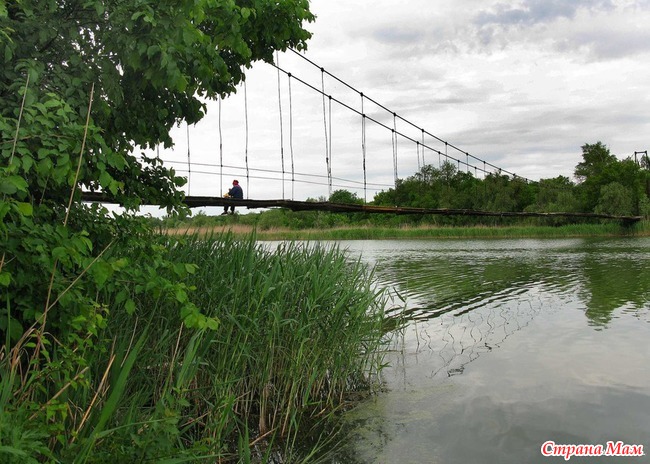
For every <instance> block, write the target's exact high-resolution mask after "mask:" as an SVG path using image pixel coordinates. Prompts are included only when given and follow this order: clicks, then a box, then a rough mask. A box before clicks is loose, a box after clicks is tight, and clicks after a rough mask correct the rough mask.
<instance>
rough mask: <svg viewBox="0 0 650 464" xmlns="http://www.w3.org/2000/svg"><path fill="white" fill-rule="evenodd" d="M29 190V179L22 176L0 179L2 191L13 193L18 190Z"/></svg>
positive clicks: (0, 191) (0, 190)
mask: <svg viewBox="0 0 650 464" xmlns="http://www.w3.org/2000/svg"><path fill="white" fill-rule="evenodd" d="M19 191H20V192H26V191H27V181H26V180H25V179H23V178H22V177H20V176H8V177H5V178H4V179H0V193H5V194H7V195H13V194H14V193H16V192H19Z"/></svg>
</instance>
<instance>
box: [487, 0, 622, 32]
mask: <svg viewBox="0 0 650 464" xmlns="http://www.w3.org/2000/svg"><path fill="white" fill-rule="evenodd" d="M581 9H586V10H590V11H611V10H613V9H615V6H614V4H613V3H612V2H611V1H610V0H525V1H523V2H522V3H520V4H519V5H517V6H512V4H511V3H498V4H496V5H495V7H494V8H493V9H492V10H491V11H482V12H480V13H479V14H478V15H477V16H476V19H475V23H476V24H477V25H479V26H484V25H501V26H530V25H534V24H540V23H550V22H554V21H556V20H557V19H560V18H564V19H573V18H575V16H576V14H577V12H578V10H581Z"/></svg>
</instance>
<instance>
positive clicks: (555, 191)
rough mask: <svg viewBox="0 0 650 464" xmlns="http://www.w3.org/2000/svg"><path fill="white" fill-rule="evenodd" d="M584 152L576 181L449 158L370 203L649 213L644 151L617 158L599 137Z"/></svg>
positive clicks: (649, 174)
mask: <svg viewBox="0 0 650 464" xmlns="http://www.w3.org/2000/svg"><path fill="white" fill-rule="evenodd" d="M582 157H583V160H582V162H580V163H579V164H578V165H577V166H576V168H575V171H574V176H575V181H572V180H571V179H569V178H568V177H565V176H558V177H554V178H552V179H541V180H540V181H538V182H530V181H527V180H525V179H522V178H520V177H514V178H513V177H511V176H508V175H505V174H500V173H491V174H488V175H486V176H485V177H484V178H483V179H480V178H477V177H475V176H474V175H473V174H472V173H471V172H464V171H462V170H461V169H458V167H456V165H455V164H454V163H452V162H449V161H445V162H444V163H442V164H441V165H440V166H439V167H434V166H433V165H430V164H428V165H425V166H423V167H422V168H421V169H420V170H419V171H418V172H416V173H415V174H414V175H412V176H409V177H407V178H406V179H398V181H397V183H396V186H395V188H391V189H389V190H386V191H382V192H379V193H378V194H377V195H375V197H374V201H373V203H374V204H376V205H385V206H388V205H391V206H410V207H419V208H450V209H472V210H483V211H503V212H515V211H527V212H569V213H573V212H575V213H578V212H579V213H601V214H613V215H622V216H637V215H642V216H645V217H648V216H649V215H650V200H649V197H650V160H649V159H648V156H647V154H645V155H644V156H642V157H641V159H640V160H633V159H631V158H626V159H624V160H619V159H618V158H616V156H614V155H612V154H611V153H610V151H609V148H608V147H607V146H606V145H604V144H603V143H602V142H597V143H595V144H585V145H583V146H582ZM335 196H336V198H339V199H340V198H345V195H344V194H343V193H342V192H340V191H337V192H334V194H332V197H335ZM336 198H330V200H331V201H335V200H336ZM353 199H355V198H353Z"/></svg>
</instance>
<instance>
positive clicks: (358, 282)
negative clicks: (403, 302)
mask: <svg viewBox="0 0 650 464" xmlns="http://www.w3.org/2000/svg"><path fill="white" fill-rule="evenodd" d="M159 239H160V240H161V242H162V243H163V244H164V246H165V247H166V248H167V250H168V252H167V258H168V259H169V260H170V262H172V263H176V264H175V265H179V266H185V264H181V263H186V264H190V263H192V264H196V265H197V266H198V268H197V270H196V272H194V273H193V274H190V275H189V276H188V277H187V278H186V279H185V281H186V284H187V285H191V286H193V287H194V290H193V291H192V292H190V298H191V299H192V301H193V302H194V303H195V304H196V305H197V306H198V307H199V308H200V309H201V311H202V312H203V313H204V314H205V315H207V316H211V317H214V318H216V319H217V320H218V321H219V324H218V327H217V328H216V329H215V330H212V329H209V328H203V329H196V328H194V329H190V328H188V327H186V326H184V325H183V323H182V317H183V314H179V310H178V307H177V306H175V305H170V304H169V300H168V299H165V298H157V297H156V296H155V295H151V294H148V293H139V294H136V295H137V296H134V298H135V300H136V308H135V312H134V314H132V315H128V314H127V313H126V312H124V311H115V312H113V313H111V314H110V316H108V317H107V327H106V329H105V330H104V331H103V332H101V334H100V336H99V337H98V340H97V342H96V343H95V345H94V347H93V349H89V350H88V353H87V354H86V355H85V361H86V362H87V365H88V366H89V375H87V376H86V377H85V379H86V380H85V381H86V382H87V384H86V383H81V382H78V384H76V385H74V386H69V387H67V386H66V385H69V384H70V382H71V379H66V378H63V377H62V376H61V374H60V373H61V372H67V371H66V370H64V369H61V366H60V365H59V364H57V363H59V362H65V353H66V351H65V350H64V349H63V347H59V348H57V347H55V346H54V347H51V349H50V351H49V353H50V354H51V356H52V358H51V360H50V363H48V364H47V365H46V366H45V367H44V368H43V370H42V371H41V372H39V373H38V374H37V375H35V376H34V380H33V382H35V383H31V384H29V385H26V384H23V388H22V389H21V388H19V386H20V382H19V381H18V380H17V379H16V378H15V377H14V378H12V377H11V376H3V378H2V380H0V388H1V390H0V393H1V396H0V432H3V434H2V435H1V436H0V461H2V462H7V463H13V462H39V461H42V460H44V459H45V460H47V456H50V459H55V460H59V461H60V462H71V463H72V462H74V463H77V462H79V463H81V462H85V463H104V462H165V463H176V462H264V461H265V460H268V458H269V457H270V456H272V455H273V454H274V453H276V454H277V453H281V454H282V456H283V462H292V461H294V462H306V461H307V460H308V459H307V458H308V456H310V455H312V453H313V451H314V447H318V446H320V445H319V437H318V434H316V435H315V436H314V437H312V439H311V440H312V441H310V443H312V447H311V448H304V446H302V444H304V442H303V439H304V438H305V437H307V436H308V435H309V431H310V430H312V428H313V426H314V424H316V423H319V422H322V423H325V422H327V421H328V419H329V418H331V416H332V414H334V413H335V412H336V411H337V409H338V408H340V407H341V406H342V405H343V404H344V403H345V401H346V399H347V398H348V395H350V394H351V393H353V392H363V391H365V392H369V391H370V389H371V388H372V387H373V386H376V385H377V382H376V377H375V376H376V374H377V373H378V372H379V370H380V367H381V362H382V347H383V343H384V341H385V339H384V331H383V327H384V326H385V324H384V315H383V310H384V304H385V299H384V297H383V294H382V293H381V292H380V291H378V290H376V289H374V287H373V275H372V272H371V271H370V270H368V269H367V268H365V267H364V266H362V265H361V264H360V263H359V262H356V263H355V262H349V261H348V259H347V258H346V257H345V255H344V253H343V252H342V251H340V250H338V249H337V248H324V247H322V246H318V245H316V244H313V245H307V244H304V245H297V244H284V245H281V246H280V247H278V248H277V249H267V248H264V247H263V246H262V245H260V244H258V243H257V242H256V240H255V237H254V236H248V237H247V238H246V239H244V240H236V239H235V238H234V237H233V236H232V235H230V234H228V235H221V236H214V237H207V238H198V237H197V236H186V237H182V238H180V239H176V238H169V237H160V238H159ZM114 252H116V253H119V254H120V255H122V256H125V257H127V258H128V257H129V253H130V250H128V249H123V250H114ZM132 263H133V265H138V263H137V262H135V261H134V260H133V257H132ZM188 269H190V270H191V269H193V268H192V267H191V266H189V267H188ZM159 272H165V271H164V270H160V271H159ZM125 284H126V283H125ZM138 285H144V283H139V284H138ZM105 297H106V301H110V299H111V298H112V296H111V295H107V296H105ZM179 298H180V299H183V297H182V295H179ZM109 306H110V305H109ZM7 352H8V351H7ZM0 361H2V362H0V364H1V365H0V369H2V370H3V374H6V373H7V372H8V370H7V368H8V365H7V364H6V361H7V358H4V360H2V359H0ZM50 367H51V369H50ZM72 371H73V372H74V369H72ZM18 374H20V372H18ZM72 381H73V383H74V379H72ZM39 385H41V386H40V387H39ZM25 392H29V395H30V397H29V398H28V399H29V401H23V400H24V399H27V398H25V397H23V398H22V399H21V395H24V394H25ZM46 406H47V407H46ZM55 406H56V407H57V408H59V409H57V415H56V417H58V418H61V417H62V418H63V421H62V422H61V423H59V424H52V423H50V424H49V425H48V420H50V419H48V417H47V416H46V413H45V412H44V411H46V410H48V409H51V408H54V407H55ZM34 409H42V414H41V413H39V412H36V413H35V411H34ZM61 411H64V413H60V412H61ZM66 411H67V412H66ZM32 416H33V417H32ZM34 417H36V419H34ZM42 430H55V431H56V434H50V436H44V435H43V434H42V433H40V431H42ZM316 430H318V427H317V428H316ZM9 432H11V433H9ZM30 459H31V460H30Z"/></svg>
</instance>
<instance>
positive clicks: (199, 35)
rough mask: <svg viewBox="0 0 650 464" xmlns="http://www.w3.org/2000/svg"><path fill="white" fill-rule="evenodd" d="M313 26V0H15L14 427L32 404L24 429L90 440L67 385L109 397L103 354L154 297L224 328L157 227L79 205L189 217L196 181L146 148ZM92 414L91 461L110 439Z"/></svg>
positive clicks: (3, 8) (10, 135)
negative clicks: (206, 309)
mask: <svg viewBox="0 0 650 464" xmlns="http://www.w3.org/2000/svg"><path fill="white" fill-rule="evenodd" d="M313 19H314V18H313V15H312V14H311V13H310V12H309V3H308V1H307V0H174V1H170V0H138V1H127V0H83V1H82V0H66V1H63V0H8V1H7V0H0V63H1V64H0V161H2V162H1V163H0V194H1V196H0V219H2V220H1V221H0V237H1V240H0V290H1V291H0V338H1V339H2V345H0V371H1V372H2V375H1V376H0V383H1V384H2V385H1V386H2V390H3V392H4V394H3V395H0V396H1V397H0V412H1V414H0V428H1V429H3V430H4V428H5V427H4V426H5V425H6V423H2V420H3V419H4V417H6V415H5V413H6V412H9V414H11V413H13V412H14V411H16V410H22V411H24V412H28V413H27V414H24V416H25V419H24V420H23V421H22V422H21V424H18V425H17V426H16V427H15V428H16V429H17V430H19V429H20V428H21V426H22V427H24V430H25V431H26V432H25V436H26V435H29V434H31V435H32V436H35V437H47V438H45V440H47V439H49V442H48V443H49V445H50V447H49V448H50V449H51V450H54V449H60V448H62V447H66V446H67V445H69V444H71V443H72V442H74V441H75V440H76V439H78V440H79V441H78V443H79V442H80V441H81V440H82V439H83V433H81V434H79V435H77V434H78V433H79V429H76V427H70V424H71V422H70V421H71V417H73V416H74V417H76V419H74V420H73V422H74V421H76V420H77V419H79V418H80V417H82V416H83V414H78V413H80V412H82V411H83V410H85V409H86V406H84V407H83V408H77V407H75V406H72V407H71V405H70V404H68V402H67V392H66V390H67V389H68V388H69V387H70V390H75V392H77V393H79V396H85V397H87V398H88V399H91V398H93V395H94V394H95V393H96V392H99V391H100V390H103V391H106V389H105V388H104V387H106V385H105V384H104V383H103V381H102V382H101V383H100V378H101V374H99V375H98V373H97V369H101V368H98V367H96V366H90V365H88V359H89V356H88V353H93V352H94V353H97V352H99V351H101V350H103V349H105V348H106V346H109V345H102V344H101V343H100V341H103V340H104V338H105V337H107V335H106V333H105V332H104V330H105V328H106V327H107V323H106V320H107V318H109V317H112V316H113V315H114V314H116V313H118V314H128V315H132V314H135V311H136V310H138V309H140V310H146V311H147V312H148V313H149V315H151V316H152V317H153V316H154V315H155V314H154V313H155V311H154V312H152V308H153V307H154V306H153V305H150V306H146V307H144V308H140V307H139V305H140V304H141V302H142V301H150V302H151V301H155V302H157V303H158V302H159V303H165V304H169V305H170V307H172V308H177V309H178V315H179V318H180V319H181V320H182V321H183V322H184V324H185V326H186V327H188V328H190V329H195V328H198V329H204V330H214V329H215V328H216V327H217V325H218V320H217V319H216V318H213V317H207V316H205V315H204V314H203V313H202V312H201V311H200V309H199V308H198V307H196V306H195V305H194V303H193V302H192V300H191V296H190V295H191V291H192V289H191V287H190V286H189V285H187V284H186V283H185V282H183V280H184V279H185V278H186V277H187V275H188V274H190V273H192V272H194V270H195V266H193V265H187V264H185V263H178V262H172V261H171V260H170V259H169V257H168V254H167V253H166V249H165V247H164V246H163V245H161V244H159V243H156V240H155V236H154V234H153V233H152V230H151V228H150V227H148V225H147V224H146V223H144V222H143V221H138V220H136V219H134V218H133V217H131V216H130V214H121V215H115V216H114V217H113V216H111V215H109V213H108V211H107V210H106V209H104V208H102V207H100V206H97V205H94V206H84V205H81V204H79V202H78V201H73V200H74V199H75V198H76V199H78V198H79V193H80V192H81V190H82V189H88V190H101V191H103V192H104V193H106V194H108V195H110V196H112V197H114V198H115V199H116V200H117V201H119V202H121V203H122V204H123V205H124V206H125V207H126V208H127V209H128V210H129V211H131V210H134V209H136V208H137V207H138V206H139V205H140V204H141V203H143V202H145V201H147V202H149V201H150V202H157V203H158V204H161V205H163V206H167V207H168V208H169V209H170V210H173V209H174V208H181V206H180V205H181V200H182V193H181V192H179V191H178V189H177V188H178V187H179V186H180V185H182V184H183V182H184V179H182V178H180V177H178V176H176V175H175V173H174V172H173V170H170V169H167V168H164V167H163V166H162V165H161V164H160V162H159V160H156V159H144V160H140V159H138V158H137V157H136V155H135V154H134V153H135V152H136V150H137V149H138V147H154V146H156V145H158V144H165V145H169V144H170V143H171V139H170V137H169V130H170V129H171V128H172V127H173V126H174V125H175V124H178V123H180V122H182V121H186V122H188V123H194V122H196V121H198V120H199V119H201V117H202V116H203V115H204V112H205V103H204V100H205V99H206V98H215V97H217V96H221V97H225V96H227V95H228V94H230V93H231V92H233V91H234V90H235V88H236V85H237V84H238V83H239V82H241V80H242V79H243V78H244V71H245V69H246V68H247V67H249V66H250V65H251V63H252V62H253V61H255V60H266V61H271V60H272V57H273V52H274V51H275V50H278V49H285V48H287V47H294V48H297V49H301V48H303V47H304V46H305V42H306V40H307V39H308V38H309V36H310V34H309V32H307V31H306V30H305V29H304V28H303V23H304V22H309V21H312V20H313ZM119 364H120V362H119V361H118V362H116V365H119ZM111 372H112V371H111ZM124 372H125V374H124V375H128V369H125V371H124ZM107 373H108V371H107ZM93 374H94V375H93ZM120 377H121V376H120ZM116 380H118V379H117V378H113V379H112V380H110V381H109V382H108V383H110V384H111V385H113V386H114V385H116V384H117V385H119V384H120V383H122V385H123V380H124V379H121V380H119V381H117V382H115V381H116ZM102 395H103V394H102ZM102 395H100V396H102ZM111 398H113V397H112V396H111ZM111 401H114V400H111ZM94 402H95V399H92V401H91V403H90V406H89V407H88V410H87V413H90V410H91V407H92V405H93V403H94ZM113 406H116V405H115V403H113ZM163 409H164V408H163ZM71 410H75V411H76V412H75V413H74V414H69V411H71ZM107 414H110V413H107ZM96 415H97V414H95V416H96ZM102 416H103V418H102V419H100V420H99V421H100V422H102V423H104V422H105V419H106V418H108V415H104V413H102ZM14 417H17V416H14ZM86 418H87V417H86V416H83V420H82V421H81V422H82V423H86V424H88V426H87V429H86V432H84V433H86V438H88V433H91V438H90V439H89V441H87V442H86V443H87V446H85V445H84V446H83V448H84V449H85V450H86V454H88V453H90V450H91V448H92V446H93V445H94V444H95V443H96V442H97V439H96V438H97V437H96V436H95V437H94V438H93V435H92V434H94V433H99V432H100V430H99V429H97V430H96V432H88V430H91V429H92V427H91V426H90V424H91V422H85V421H86ZM12 428H14V427H13V425H12ZM82 432H83V431H82ZM2 438H4V437H2ZM0 442H1V443H0V445H3V446H0V448H3V451H5V452H6V451H7V447H6V446H5V445H6V443H5V442H4V441H3V440H0ZM32 448H33V452H34V453H36V454H37V455H39V457H38V459H33V460H32V461H33V462H37V461H38V462H44V461H45V460H46V459H45V457H46V453H45V451H42V450H40V449H41V448H44V447H42V446H41V445H38V448H39V449H36V447H32ZM8 449H9V451H10V452H11V451H12V448H11V447H9V448H8ZM19 451H21V453H22V450H19ZM10 454H11V453H10ZM18 456H19V457H18V458H16V459H19V458H20V455H18ZM25 456H26V457H29V456H27V455H26V454H25ZM75 459H76V458H75ZM51 460H52V461H55V460H56V461H65V462H69V461H71V459H62V460H61V459H54V458H52V459H51ZM80 460H81V461H83V460H84V459H83V458H81V459H80ZM30 462H31V461H30Z"/></svg>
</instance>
